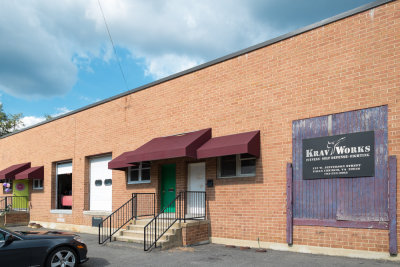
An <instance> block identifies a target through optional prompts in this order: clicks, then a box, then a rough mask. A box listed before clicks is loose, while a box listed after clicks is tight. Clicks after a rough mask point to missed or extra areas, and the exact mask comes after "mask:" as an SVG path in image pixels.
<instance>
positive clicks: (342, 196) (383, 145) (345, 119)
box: [332, 106, 389, 222]
mask: <svg viewBox="0 0 400 267" xmlns="http://www.w3.org/2000/svg"><path fill="white" fill-rule="evenodd" d="M332 124H333V125H332V126H333V134H334V135H335V134H344V133H353V132H364V131H375V176H374V177H363V178H339V179H337V180H338V191H337V194H338V198H337V200H338V203H337V205H338V206H337V213H336V216H337V217H336V218H337V220H345V221H368V222H370V221H388V219H389V218H388V202H387V199H388V198H387V195H388V188H387V181H388V180H387V177H388V176H387V158H388V151H387V107H386V106H385V107H378V108H371V109H364V110H357V111H352V112H345V113H340V114H335V115H333V119H332Z"/></svg>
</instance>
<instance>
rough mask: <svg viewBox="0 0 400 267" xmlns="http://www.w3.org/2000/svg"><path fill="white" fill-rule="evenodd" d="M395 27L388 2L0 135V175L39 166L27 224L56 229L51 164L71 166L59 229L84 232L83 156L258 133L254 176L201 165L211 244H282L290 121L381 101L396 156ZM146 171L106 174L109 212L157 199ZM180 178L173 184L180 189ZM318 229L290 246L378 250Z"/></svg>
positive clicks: (383, 234)
mask: <svg viewBox="0 0 400 267" xmlns="http://www.w3.org/2000/svg"><path fill="white" fill-rule="evenodd" d="M399 22H400V2H399V1H395V2H391V3H389V4H386V5H383V6H380V7H377V8H375V9H373V10H370V11H366V12H363V13H360V14H357V15H354V16H352V17H349V18H346V19H343V20H340V21H337V22H334V23H331V24H329V25H326V26H323V27H320V28H317V29H314V30H312V31H309V32H306V33H303V34H301V35H298V36H295V37H292V38H289V39H287V40H284V41H281V42H278V43H275V44H272V45H270V46H267V47H265V48H262V49H258V50H256V51H253V52H249V53H247V54H245V55H242V56H238V57H235V58H233V59H230V60H227V61H225V62H222V63H219V64H217V65H214V66H210V67H207V68H205V69H202V70H199V71H196V72H195V73H192V74H188V75H185V76H182V77H179V78H176V79H173V80H169V81H167V82H164V83H161V84H159V85H156V86H153V87H151V88H148V89H146V90H143V91H140V92H137V93H134V94H131V95H128V96H125V97H121V98H119V99H116V100H113V101H110V102H108V103H104V104H102V105H99V106H96V107H93V108H91V109H88V110H85V111H82V112H79V113H76V114H73V115H71V116H68V117H65V118H62V119H59V120H56V121H53V122H51V123H48V124H45V125H42V126H40V127H36V128H33V129H30V130H27V131H24V132H22V133H19V134H16V135H13V136H10V137H7V138H4V139H0V169H3V168H6V167H8V166H10V165H12V164H16V163H21V162H27V161H31V162H32V166H38V165H44V167H45V180H44V187H45V188H44V190H43V191H42V192H38V193H33V194H31V201H32V210H31V219H32V220H36V221H54V222H56V221H57V218H59V216H60V215H58V214H50V212H49V210H50V209H51V208H52V203H53V200H52V199H51V191H52V180H53V179H54V168H52V164H53V163H54V162H57V161H61V160H67V159H73V181H74V182H73V207H74V208H73V211H72V212H73V213H72V215H63V216H64V218H65V223H75V224H87V220H86V219H84V216H83V210H85V209H87V208H88V200H87V196H86V197H85V193H86V194H87V193H88V187H87V170H86V168H87V167H85V165H86V161H87V160H86V157H87V156H91V155H98V154H104V153H110V152H112V155H113V157H116V156H118V155H119V154H121V153H123V152H125V151H129V150H134V149H136V148H137V147H139V146H141V145H143V144H144V143H145V142H147V141H149V140H150V139H152V138H154V137H159V136H166V135H172V134H177V133H181V132H187V131H194V130H199V129H204V128H209V127H211V128H212V129H213V136H221V135H227V134H233V133H240V132H245V131H252V130H260V131H261V157H260V158H259V159H258V160H257V174H256V176H255V177H252V178H239V179H216V160H215V159H209V160H207V179H214V187H213V188H207V195H208V200H209V202H208V209H207V210H208V217H209V219H210V220H211V236H213V237H224V238H235V239H246V240H253V241H255V240H257V239H258V238H259V239H260V241H269V242H281V243H285V241H286V231H285V227H286V219H285V218H286V214H285V213H286V211H285V208H286V194H285V188H286V177H285V173H286V170H285V167H286V162H291V157H292V139H291V138H292V121H294V120H298V119H304V118H309V117H315V116H322V115H327V114H333V113H339V112H344V111H350V110H355V109H363V108H368V107H373V106H379V105H388V108H389V109H388V110H389V112H388V125H389V129H388V134H389V154H390V155H397V157H398V158H399V159H400V72H399V69H400V53H399V47H400V35H399V32H400V24H399ZM168 162H173V160H171V161H168ZM178 162H179V161H178ZM154 166H155V165H154ZM185 168H187V166H185V165H184V164H183V165H182V166H180V167H179V168H178V169H177V175H178V176H179V177H181V178H179V179H182V177H183V178H185V179H186V173H187V172H186V169H185ZM151 174H152V182H151V184H142V185H127V184H126V177H125V173H124V172H121V171H113V208H114V209H115V208H117V207H119V206H120V205H121V204H122V203H124V202H125V201H126V200H127V199H128V198H129V197H130V194H131V193H132V192H140V191H143V192H158V189H159V183H160V182H159V178H158V177H159V169H158V168H156V167H154V168H152V170H151ZM397 175H398V177H400V168H398V174H397ZM52 178H53V179H52ZM185 181H186V180H183V181H182V183H180V184H178V183H177V187H178V189H179V190H180V189H184V188H185V186H186V185H185ZM85 185H86V186H85ZM398 185H399V186H400V183H398ZM398 192H399V193H398V194H399V198H398V199H400V190H398ZM0 194H1V193H0ZM399 204H400V203H399ZM399 204H398V205H397V206H398V209H399V211H400V205H399ZM399 225H400V224H399ZM319 229H320V228H319V227H305V226H302V227H295V228H294V237H295V239H294V242H295V244H310V245H311V244H316V245H321V246H327V247H342V248H349V247H350V248H359V249H370V250H375V251H387V248H388V245H387V243H388V242H387V231H378V230H367V229H365V230H354V229H336V228H322V229H323V231H324V234H321V235H318V234H317V235H316V234H315V231H322V230H319ZM349 233H356V236H352V234H349ZM398 233H399V235H400V227H399V229H398ZM349 236H350V237H349ZM328 239H329V240H328ZM350 239H351V240H350ZM342 240H344V241H343V242H342ZM363 244H364V245H363Z"/></svg>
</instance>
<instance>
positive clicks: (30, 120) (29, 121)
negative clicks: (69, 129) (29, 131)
mask: <svg viewBox="0 0 400 267" xmlns="http://www.w3.org/2000/svg"><path fill="white" fill-rule="evenodd" d="M70 111H71V110H70V109H68V108H67V107H60V108H56V112H55V113H53V114H51V115H50V116H51V117H53V118H55V117H58V116H61V115H63V114H65V113H68V112H70ZM45 120H46V118H45V117H36V116H25V117H22V119H21V122H22V124H21V125H20V126H19V127H17V130H20V129H23V128H26V127H30V126H32V125H35V124H38V123H40V122H42V121H45Z"/></svg>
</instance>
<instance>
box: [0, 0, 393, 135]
mask: <svg viewBox="0 0 400 267" xmlns="http://www.w3.org/2000/svg"><path fill="white" fill-rule="evenodd" d="M393 1H396V0H377V1H375V2H372V3H369V4H366V5H363V6H360V7H357V8H354V9H351V10H349V11H346V12H343V13H341V14H338V15H335V16H333V17H330V18H327V19H324V20H321V21H319V22H316V23H313V24H311V25H308V26H305V27H302V28H300V29H297V30H294V31H292V32H289V33H286V34H283V35H280V36H278V37H275V38H272V39H270V40H268V41H265V42H262V43H259V44H256V45H253V46H250V47H248V48H245V49H242V50H239V51H237V52H234V53H231V54H228V55H226V56H223V57H220V58H217V59H214V60H211V61H209V62H206V63H203V64H200V65H198V66H196V67H193V68H190V69H187V70H184V71H181V72H178V73H175V74H172V75H170V76H167V77H165V78H162V79H159V80H156V81H154V82H151V83H148V84H145V85H142V86H139V87H136V88H134V89H131V90H129V91H126V92H123V93H120V94H118V95H115V96H112V97H109V98H106V99H104V100H100V101H98V102H95V103H92V104H89V105H87V106H84V107H81V108H78V109H75V110H73V111H71V112H68V113H65V114H62V115H60V116H57V117H55V118H53V119H50V120H46V121H43V122H40V123H38V124H34V125H32V126H29V127H26V128H23V129H21V130H18V131H15V132H12V133H9V134H6V135H3V136H1V137H0V139H3V138H6V137H8V136H11V135H14V134H18V133H21V132H24V131H27V130H29V129H32V128H35V127H38V126H41V125H43V124H46V123H49V122H52V121H55V120H59V119H62V118H64V117H67V116H70V115H73V114H75V113H78V112H81V111H84V110H87V109H90V108H93V107H96V106H99V105H102V104H104V103H107V102H110V101H113V100H116V99H118V98H121V97H124V96H127V95H130V94H133V93H136V92H139V91H142V90H145V89H147V88H150V87H153V86H155V85H158V84H161V83H164V82H167V81H170V80H173V79H176V78H178V77H181V76H184V75H186V74H190V73H193V72H196V71H198V70H201V69H205V68H207V67H210V66H213V65H216V64H218V63H221V62H224V61H227V60H229V59H232V58H235V57H238V56H241V55H244V54H246V53H249V52H252V51H255V50H258V49H260V48H264V47H266V46H269V45H272V44H275V43H278V42H280V41H283V40H286V39H289V38H291V37H294V36H297V35H299V34H302V33H305V32H308V31H311V30H314V29H316V28H319V27H322V26H325V25H328V24H330V23H333V22H336V21H339V20H342V19H345V18H347V17H351V16H353V15H356V14H358V13H361V12H364V11H367V10H369V9H372V8H375V7H378V6H381V5H384V4H387V3H390V2H393Z"/></svg>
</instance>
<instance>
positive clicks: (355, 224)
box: [293, 218, 389, 230]
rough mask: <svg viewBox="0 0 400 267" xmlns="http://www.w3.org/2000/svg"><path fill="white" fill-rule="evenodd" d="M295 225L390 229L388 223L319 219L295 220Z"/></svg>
mask: <svg viewBox="0 0 400 267" xmlns="http://www.w3.org/2000/svg"><path fill="white" fill-rule="evenodd" d="M293 225H308V226H329V227H337V228H357V229H382V230H387V229H389V223H388V222H360V221H338V220H319V219H300V218H294V219H293Z"/></svg>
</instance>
